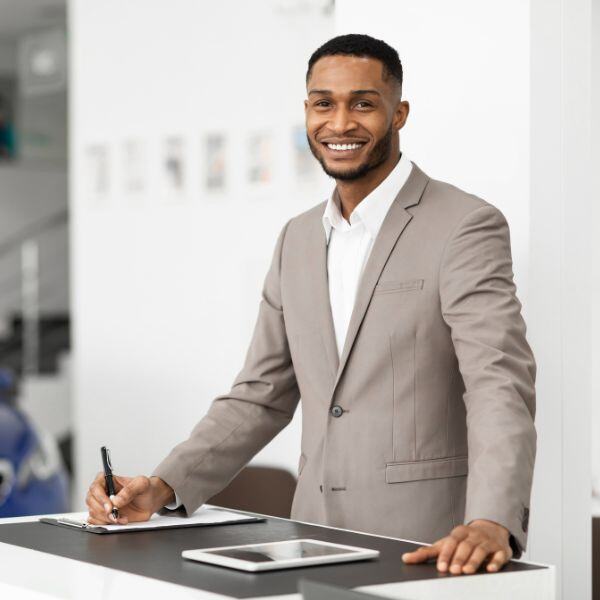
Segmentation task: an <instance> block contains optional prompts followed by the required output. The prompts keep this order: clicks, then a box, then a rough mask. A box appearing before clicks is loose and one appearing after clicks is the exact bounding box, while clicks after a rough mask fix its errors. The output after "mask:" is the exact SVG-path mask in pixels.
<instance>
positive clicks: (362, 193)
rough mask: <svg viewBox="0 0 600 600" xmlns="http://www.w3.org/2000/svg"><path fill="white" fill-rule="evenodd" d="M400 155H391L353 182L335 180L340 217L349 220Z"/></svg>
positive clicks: (396, 162) (393, 166)
mask: <svg viewBox="0 0 600 600" xmlns="http://www.w3.org/2000/svg"><path fill="white" fill-rule="evenodd" d="M400 156H401V153H400V152H398V153H393V154H392V155H391V156H390V159H389V160H386V161H385V162H384V163H382V164H381V165H379V166H378V167H376V168H375V169H373V170H372V171H369V172H368V173H367V174H366V175H365V176H364V177H361V178H360V179H355V180H353V181H343V180H340V179H336V186H335V187H336V191H337V194H338V196H339V199H340V209H341V212H342V217H344V219H346V221H349V220H350V215H351V214H352V211H353V210H354V209H355V208H356V207H357V206H358V205H359V204H360V203H361V202H362V201H363V200H364V199H365V198H366V197H367V196H368V195H369V194H370V193H371V192H372V191H373V190H374V189H375V188H376V187H377V186H378V185H379V184H380V183H381V182H382V181H383V180H384V179H385V178H386V177H387V176H388V175H389V174H390V173H391V172H392V171H393V170H394V168H395V167H396V165H397V164H398V161H399V160H400Z"/></svg>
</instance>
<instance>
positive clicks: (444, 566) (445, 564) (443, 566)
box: [438, 562, 448, 571]
mask: <svg viewBox="0 0 600 600" xmlns="http://www.w3.org/2000/svg"><path fill="white" fill-rule="evenodd" d="M447 568H448V563H445V562H441V563H440V564H439V565H438V569H439V570H440V571H445V570H446V569H447Z"/></svg>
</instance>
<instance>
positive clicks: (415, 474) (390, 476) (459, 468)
mask: <svg viewBox="0 0 600 600" xmlns="http://www.w3.org/2000/svg"><path fill="white" fill-rule="evenodd" d="M468 472H469V465H468V457H466V456H455V457H451V458H436V459H433V460H417V461H414V462H393V463H388V464H387V465H386V467H385V480H386V482H387V483H402V482H403V481H419V480H421V479H441V478H442V477H460V476H461V475H466V474H467V473H468Z"/></svg>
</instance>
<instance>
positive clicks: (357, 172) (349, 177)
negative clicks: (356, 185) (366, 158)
mask: <svg viewBox="0 0 600 600" xmlns="http://www.w3.org/2000/svg"><path fill="white" fill-rule="evenodd" d="M321 166H322V167H323V170H324V171H325V173H327V175H329V177H333V179H339V180H340V181H354V180H356V179H360V178H361V177H364V176H365V175H366V174H367V173H368V172H369V171H370V167H369V165H368V163H367V164H362V165H358V166H356V167H346V168H345V169H340V168H339V167H330V166H329V165H328V164H327V163H321Z"/></svg>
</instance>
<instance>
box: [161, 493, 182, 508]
mask: <svg viewBox="0 0 600 600" xmlns="http://www.w3.org/2000/svg"><path fill="white" fill-rule="evenodd" d="M181 505H182V502H181V499H180V498H179V496H178V495H177V492H175V501H174V502H171V504H167V505H166V506H165V508H166V509H167V510H177V509H178V508H179V507H180V506H181Z"/></svg>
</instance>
